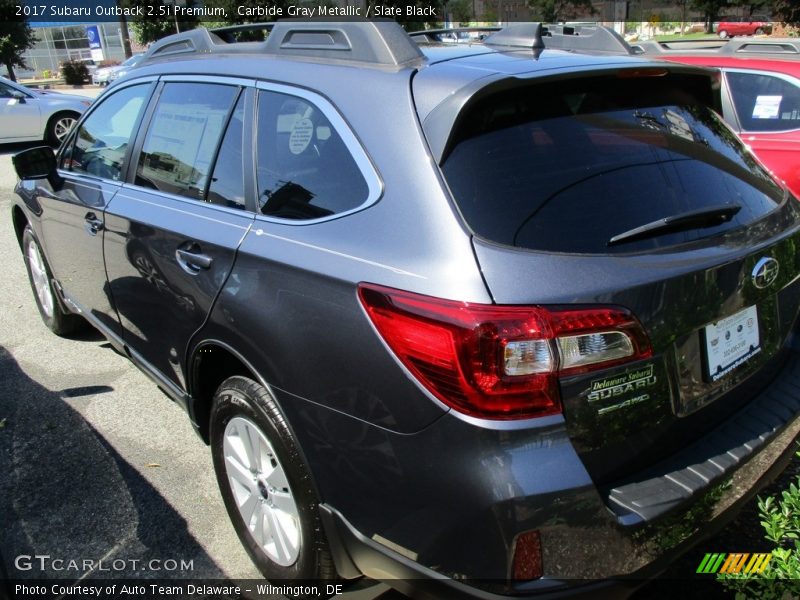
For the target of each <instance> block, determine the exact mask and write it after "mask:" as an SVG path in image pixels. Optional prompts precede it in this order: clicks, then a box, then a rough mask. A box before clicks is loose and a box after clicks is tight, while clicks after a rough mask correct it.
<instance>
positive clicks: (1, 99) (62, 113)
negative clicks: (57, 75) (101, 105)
mask: <svg viewBox="0 0 800 600" xmlns="http://www.w3.org/2000/svg"><path fill="white" fill-rule="evenodd" d="M91 103H92V101H91V100H90V99H89V98H85V97H83V96H74V95H71V94H59V93H58V92H51V91H49V90H46V91H39V90H33V89H30V88H27V87H25V86H24V85H20V84H18V83H14V82H13V81H10V80H8V79H6V78H4V77H0V144H5V143H9V142H28V141H35V140H41V139H45V140H46V141H47V142H49V143H51V144H59V143H61V140H62V139H64V137H65V136H66V135H67V133H69V130H70V129H71V128H72V126H73V125H74V124H75V121H76V120H77V119H78V117H79V116H80V115H81V114H82V113H83V112H84V111H85V110H86V109H87V108H88V107H89V105H90V104H91Z"/></svg>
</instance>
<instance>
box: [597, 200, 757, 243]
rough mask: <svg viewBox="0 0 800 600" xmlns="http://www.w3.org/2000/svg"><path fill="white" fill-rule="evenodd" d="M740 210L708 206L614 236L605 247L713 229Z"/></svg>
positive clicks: (739, 207) (734, 205)
mask: <svg viewBox="0 0 800 600" xmlns="http://www.w3.org/2000/svg"><path fill="white" fill-rule="evenodd" d="M740 210H742V207H741V206H740V205H738V204H720V205H718V206H709V207H708V208H703V209H700V210H693V211H690V212H685V213H681V214H679V215H673V216H671V217H665V218H663V219H658V220H657V221H652V222H650V223H647V224H645V225H640V226H639V227H634V228H633V229H629V230H628V231H625V232H624V233H620V234H619V235H615V236H614V237H612V238H611V239H610V240H608V244H607V245H608V246H615V245H617V244H624V243H625V242H632V241H634V240H641V239H643V238H648V237H656V236H658V235H662V234H664V233H669V232H673V231H686V230H687V229H698V228H700V227H715V226H717V225H722V224H723V223H727V222H728V221H730V220H731V219H732V218H733V216H734V215H735V214H736V213H738V212H739V211H740Z"/></svg>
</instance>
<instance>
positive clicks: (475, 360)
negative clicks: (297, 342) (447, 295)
mask: <svg viewBox="0 0 800 600" xmlns="http://www.w3.org/2000/svg"><path fill="white" fill-rule="evenodd" d="M358 295H359V298H360V299H361V303H362V304H363V305H364V308H365V309H366V311H367V314H368V315H369V317H370V319H371V320H372V322H373V324H374V325H375V328H376V329H377V330H378V333H380V335H381V337H382V338H383V339H384V341H385V342H386V344H387V345H388V346H389V348H391V350H392V351H393V352H394V353H395V354H396V355H397V357H398V358H399V359H400V361H401V362H402V363H403V365H404V366H405V367H406V368H407V369H408V370H409V371H410V372H411V373H412V374H413V375H414V377H415V378H416V379H417V380H418V381H419V382H420V383H421V384H422V385H423V386H424V387H425V388H426V389H427V390H428V391H430V392H431V393H432V394H433V395H434V396H436V397H437V398H438V399H439V400H441V401H442V402H444V403H445V404H447V405H448V406H451V407H452V408H454V409H456V410H458V411H460V412H463V413H465V414H468V415H472V416H475V417H482V418H489V419H524V418H530V417H538V416H543V415H548V414H553V413H558V412H560V411H561V401H560V394H559V388H558V378H559V377H561V376H565V375H573V374H577V373H583V372H587V371H592V370H596V369H599V368H607V367H610V366H614V365H616V364H621V363H625V362H630V361H634V360H639V359H641V358H646V357H648V356H651V355H652V348H651V346H650V342H649V340H648V339H647V336H646V334H645V333H644V330H643V329H642V326H641V325H640V324H639V322H638V321H637V320H636V318H635V317H634V316H633V315H632V314H631V313H630V312H629V311H627V310H625V309H623V308H617V307H590V308H580V309H578V308H570V309H568V310H560V309H556V308H546V307H542V306H498V305H493V304H470V303H466V302H456V301H453V300H442V299H440V298H433V297H431V296H422V295H419V294H414V293H411V292H405V291H401V290H395V289H392V288H386V287H381V286H377V285H372V284H363V283H362V284H360V285H359V287H358Z"/></svg>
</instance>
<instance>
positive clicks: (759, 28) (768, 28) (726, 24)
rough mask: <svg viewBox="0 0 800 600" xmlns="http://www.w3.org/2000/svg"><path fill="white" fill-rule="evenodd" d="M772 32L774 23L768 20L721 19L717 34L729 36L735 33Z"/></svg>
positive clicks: (755, 33)
mask: <svg viewBox="0 0 800 600" xmlns="http://www.w3.org/2000/svg"><path fill="white" fill-rule="evenodd" d="M764 33H772V23H768V22H766V21H745V22H742V21H720V22H719V24H718V25H717V35H719V37H721V38H723V39H724V38H729V37H733V36H735V35H762V34H764Z"/></svg>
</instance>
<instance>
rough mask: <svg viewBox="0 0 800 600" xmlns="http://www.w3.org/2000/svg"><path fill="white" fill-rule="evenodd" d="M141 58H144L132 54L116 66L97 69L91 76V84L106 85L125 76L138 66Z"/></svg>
mask: <svg viewBox="0 0 800 600" xmlns="http://www.w3.org/2000/svg"><path fill="white" fill-rule="evenodd" d="M142 58H144V54H134V55H133V56H131V57H130V58H128V59H126V60H125V61H124V62H122V63H120V64H118V65H112V66H110V67H102V68H100V69H97V71H95V72H94V74H93V75H92V83H93V84H94V85H108V84H109V83H111V82H112V81H114V80H116V79H119V78H120V77H122V76H123V75H125V74H126V73H127V72H128V71H129V70H130V69H132V68H133V67H135V66H136V65H137V64H139V62H140V61H141V60H142Z"/></svg>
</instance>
